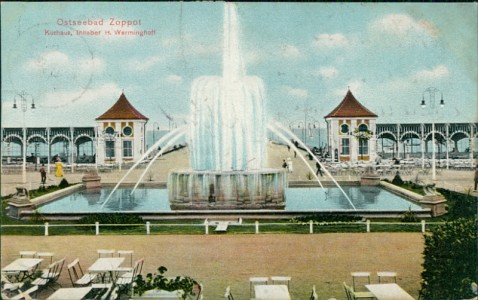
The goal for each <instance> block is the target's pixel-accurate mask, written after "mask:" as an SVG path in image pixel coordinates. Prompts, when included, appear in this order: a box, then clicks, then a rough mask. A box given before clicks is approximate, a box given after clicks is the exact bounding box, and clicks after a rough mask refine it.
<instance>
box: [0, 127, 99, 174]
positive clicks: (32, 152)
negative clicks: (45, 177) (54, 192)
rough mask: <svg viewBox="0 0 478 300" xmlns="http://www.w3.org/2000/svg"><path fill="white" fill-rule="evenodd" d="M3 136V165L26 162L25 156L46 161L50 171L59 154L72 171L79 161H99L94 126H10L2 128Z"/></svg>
mask: <svg viewBox="0 0 478 300" xmlns="http://www.w3.org/2000/svg"><path fill="white" fill-rule="evenodd" d="M1 139H2V153H1V155H2V166H5V165H9V164H16V163H19V162H23V158H22V157H25V158H26V160H27V162H29V163H33V164H34V165H35V166H37V165H38V164H45V166H47V170H48V172H50V166H51V165H52V164H54V161H53V159H54V158H55V157H56V156H58V157H60V159H61V160H62V161H63V162H64V163H67V164H69V165H70V166H71V169H72V171H74V167H75V163H95V162H96V158H95V155H96V141H97V140H98V139H97V135H96V132H95V128H94V127H30V128H15V127H9V128H2V130H1ZM55 145H56V146H57V147H54V146H55ZM58 146H60V147H58ZM53 148H55V149H53ZM80 151H81V152H80ZM86 153H88V155H86Z"/></svg>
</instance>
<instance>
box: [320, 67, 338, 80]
mask: <svg viewBox="0 0 478 300" xmlns="http://www.w3.org/2000/svg"><path fill="white" fill-rule="evenodd" d="M338 73H339V71H338V70H337V69H336V68H335V67H332V66H330V67H322V68H320V69H319V70H318V71H315V72H314V74H315V75H316V76H320V77H322V78H324V79H332V78H335V77H337V75H338Z"/></svg>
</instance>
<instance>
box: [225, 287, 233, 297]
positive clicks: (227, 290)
mask: <svg viewBox="0 0 478 300" xmlns="http://www.w3.org/2000/svg"><path fill="white" fill-rule="evenodd" d="M224 299H225V300H234V297H233V296H232V293H231V287H230V286H228V287H227V288H226V293H225V294H224Z"/></svg>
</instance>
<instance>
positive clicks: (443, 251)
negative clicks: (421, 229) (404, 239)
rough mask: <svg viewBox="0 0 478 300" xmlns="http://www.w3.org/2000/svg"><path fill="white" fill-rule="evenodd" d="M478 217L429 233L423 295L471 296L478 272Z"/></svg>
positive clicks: (457, 297)
mask: <svg viewBox="0 0 478 300" xmlns="http://www.w3.org/2000/svg"><path fill="white" fill-rule="evenodd" d="M477 225H478V222H477V219H458V220H456V221H454V222H448V223H446V224H445V225H442V226H439V227H436V228H435V229H433V230H432V235H425V250H424V262H423V272H422V287H421V291H420V298H421V299H424V300H428V299H430V300H431V299H441V300H447V299H450V300H452V299H468V298H472V297H473V291H472V289H471V288H470V283H471V282H473V280H475V279H476V277H477V274H478V266H477V264H476V262H477V261H478V255H477V252H478V250H477V247H476V245H477V242H478V238H477Z"/></svg>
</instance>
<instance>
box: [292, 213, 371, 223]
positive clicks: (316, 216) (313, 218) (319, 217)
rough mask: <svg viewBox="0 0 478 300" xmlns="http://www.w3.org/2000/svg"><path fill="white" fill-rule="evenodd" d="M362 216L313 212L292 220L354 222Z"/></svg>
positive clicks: (299, 221)
mask: <svg viewBox="0 0 478 300" xmlns="http://www.w3.org/2000/svg"><path fill="white" fill-rule="evenodd" d="M360 220H362V217H360V216H353V215H322V214H319V213H317V214H311V215H306V216H300V217H295V218H292V219H291V222H297V223H302V222H309V221H313V222H353V221H360Z"/></svg>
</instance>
